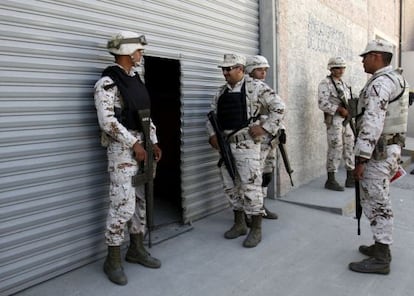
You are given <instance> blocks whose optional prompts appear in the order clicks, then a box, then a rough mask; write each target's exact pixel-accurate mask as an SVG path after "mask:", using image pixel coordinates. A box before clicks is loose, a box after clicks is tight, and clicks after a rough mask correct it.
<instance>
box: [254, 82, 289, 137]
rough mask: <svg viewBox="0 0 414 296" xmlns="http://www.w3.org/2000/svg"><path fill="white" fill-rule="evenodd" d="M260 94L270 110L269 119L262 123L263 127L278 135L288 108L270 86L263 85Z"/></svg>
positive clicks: (260, 97) (261, 99)
mask: <svg viewBox="0 0 414 296" xmlns="http://www.w3.org/2000/svg"><path fill="white" fill-rule="evenodd" d="M264 85H265V84H264ZM258 95H259V99H260V101H263V102H264V104H265V105H266V106H265V107H266V109H267V110H268V112H269V115H268V118H267V120H266V121H265V122H264V123H263V124H262V128H263V129H264V130H265V131H266V132H268V133H269V134H271V135H273V136H276V135H277V133H278V131H279V129H280V128H282V127H283V118H284V116H285V109H286V106H285V103H284V102H283V101H282V99H281V98H280V97H279V96H278V95H277V94H276V93H275V92H274V90H272V89H271V88H270V87H268V86H267V87H262V89H261V90H260V91H259V94H258Z"/></svg>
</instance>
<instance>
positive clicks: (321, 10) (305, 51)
mask: <svg viewBox="0 0 414 296" xmlns="http://www.w3.org/2000/svg"><path fill="white" fill-rule="evenodd" d="M398 16H399V1H390V0H341V1H340V0H320V1H317V0H297V1H282V0H279V1H277V30H278V32H277V38H278V67H277V76H278V79H277V82H278V87H277V89H278V92H279V94H280V95H281V97H282V98H283V99H284V100H285V101H286V102H287V105H288V109H287V116H286V117H287V125H288V143H287V146H288V151H289V154H290V155H289V156H290V159H291V165H292V168H293V170H294V171H295V172H294V182H295V185H300V184H304V183H307V182H309V181H310V180H312V179H314V178H316V177H318V176H320V175H322V174H325V173H326V170H325V163H326V150H327V144H326V130H325V125H324V124H323V113H322V111H320V110H319V108H318V104H317V86H318V83H319V82H320V81H321V80H322V79H323V78H324V77H325V76H326V75H328V74H329V72H328V71H327V69H326V64H327V61H328V59H329V58H330V57H331V56H338V55H340V56H343V57H344V58H345V59H346V60H347V63H348V67H347V70H346V73H345V76H344V80H345V81H347V82H348V83H349V84H350V85H351V86H352V89H353V93H355V94H359V91H360V90H361V88H362V86H363V85H364V84H365V81H366V79H367V78H368V76H367V75H366V74H365V73H364V70H363V67H362V63H361V58H360V57H359V53H360V52H362V50H363V49H364V48H365V45H366V43H367V41H368V40H371V39H373V38H375V37H381V38H384V39H387V40H389V41H391V42H393V43H394V44H396V45H398V40H399V38H398V34H399V19H398ZM280 171H281V180H280V181H281V182H280V183H281V188H280V189H279V194H280V195H284V194H285V193H286V192H288V191H289V190H290V184H289V182H288V179H287V175H286V174H285V173H284V169H283V168H281V169H280ZM322 185H323V184H321V186H322Z"/></svg>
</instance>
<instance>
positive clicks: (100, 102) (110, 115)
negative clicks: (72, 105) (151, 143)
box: [94, 77, 138, 148]
mask: <svg viewBox="0 0 414 296" xmlns="http://www.w3.org/2000/svg"><path fill="white" fill-rule="evenodd" d="M111 85H113V81H112V79H110V78H109V77H103V78H101V79H100V80H98V82H97V83H96V84H95V94H94V100H95V107H96V110H97V115H98V121H99V126H100V128H101V129H102V130H103V131H104V132H105V133H107V134H108V135H109V136H110V137H111V138H113V139H114V140H116V141H118V142H121V143H123V144H124V145H126V146H128V147H129V148H132V147H133V146H134V144H135V143H136V142H137V140H138V139H137V138H136V137H134V136H133V135H132V134H131V133H130V132H129V131H128V130H127V129H126V128H125V127H124V126H123V125H122V124H121V123H119V121H118V120H117V119H116V117H115V96H116V91H117V90H116V86H112V87H107V88H106V89H105V86H111Z"/></svg>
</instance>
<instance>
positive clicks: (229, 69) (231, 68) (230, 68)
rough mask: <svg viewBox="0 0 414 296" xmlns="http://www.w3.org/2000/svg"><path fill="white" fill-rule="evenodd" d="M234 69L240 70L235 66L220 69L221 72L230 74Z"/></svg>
mask: <svg viewBox="0 0 414 296" xmlns="http://www.w3.org/2000/svg"><path fill="white" fill-rule="evenodd" d="M236 68H240V66H238V65H236V66H231V67H222V68H221V70H222V71H223V72H224V71H227V72H230V71H231V70H233V69H236Z"/></svg>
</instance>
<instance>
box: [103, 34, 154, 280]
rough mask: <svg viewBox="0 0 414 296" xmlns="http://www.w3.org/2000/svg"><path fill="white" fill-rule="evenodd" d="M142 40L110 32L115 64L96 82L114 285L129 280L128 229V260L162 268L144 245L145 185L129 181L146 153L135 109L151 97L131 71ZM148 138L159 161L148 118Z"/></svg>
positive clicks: (144, 105) (106, 267)
mask: <svg viewBox="0 0 414 296" xmlns="http://www.w3.org/2000/svg"><path fill="white" fill-rule="evenodd" d="M146 44H147V43H146V41H145V37H144V36H143V35H141V36H140V35H139V34H136V33H134V32H129V31H121V32H119V33H118V34H116V35H114V36H113V37H112V38H111V39H110V40H109V41H108V45H107V47H108V50H109V52H110V53H111V54H112V55H113V56H114V57H115V63H114V64H113V65H112V66H109V67H108V68H106V69H105V70H104V72H103V73H102V77H101V79H99V80H98V81H97V82H96V84H95V107H96V110H97V115H98V120H99V126H100V128H101V130H102V137H101V140H102V144H103V146H105V147H107V156H108V171H109V177H110V184H109V201H110V202H109V211H108V217H107V223H106V232H105V238H106V243H107V245H108V256H107V257H106V260H105V263H104V271H105V273H106V274H107V276H108V278H109V279H110V280H111V281H112V282H114V283H116V284H118V285H125V284H127V277H126V275H125V274H124V272H123V268H122V265H121V257H120V256H121V255H120V246H121V244H122V242H123V241H124V231H125V229H126V228H128V230H129V234H130V246H129V248H128V251H127V254H126V260H127V261H129V262H133V263H139V264H142V265H144V266H147V267H151V268H159V267H160V266H161V262H160V261H159V260H158V259H156V258H154V257H151V256H150V254H149V253H148V252H147V251H146V250H145V248H144V245H143V238H144V232H145V227H146V214H145V213H146V212H145V196H144V188H143V186H140V187H134V186H133V185H132V176H134V175H136V174H137V172H138V168H139V163H140V162H142V161H144V160H145V159H146V157H147V152H146V151H145V149H144V147H143V133H142V132H141V131H140V122H139V119H138V118H137V111H138V110H141V109H149V108H150V100H149V95H148V92H147V90H146V88H145V85H144V84H143V82H142V81H141V80H140V77H139V75H138V74H137V73H136V72H134V71H133V69H134V67H135V66H138V65H139V62H140V61H141V58H142V55H143V51H144V46H145V45H146ZM150 136H151V142H152V143H153V151H154V156H155V159H156V161H158V160H159V159H160V158H161V150H160V148H159V147H158V145H157V137H156V130H155V126H154V125H153V124H152V122H151V131H150Z"/></svg>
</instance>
